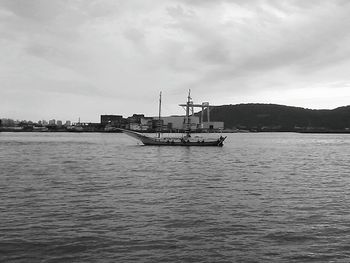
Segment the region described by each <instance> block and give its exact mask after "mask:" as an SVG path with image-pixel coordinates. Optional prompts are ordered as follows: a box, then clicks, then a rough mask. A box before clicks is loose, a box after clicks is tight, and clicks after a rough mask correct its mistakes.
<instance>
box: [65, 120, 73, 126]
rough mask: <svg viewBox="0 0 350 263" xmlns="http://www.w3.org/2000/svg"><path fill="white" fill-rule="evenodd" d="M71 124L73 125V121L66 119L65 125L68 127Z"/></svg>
mask: <svg viewBox="0 0 350 263" xmlns="http://www.w3.org/2000/svg"><path fill="white" fill-rule="evenodd" d="M71 125H72V123H71V121H66V123H65V124H64V126H66V127H68V126H71Z"/></svg>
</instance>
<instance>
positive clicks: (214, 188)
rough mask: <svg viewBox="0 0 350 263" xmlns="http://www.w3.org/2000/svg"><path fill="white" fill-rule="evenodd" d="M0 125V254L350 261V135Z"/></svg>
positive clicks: (20, 257)
mask: <svg viewBox="0 0 350 263" xmlns="http://www.w3.org/2000/svg"><path fill="white" fill-rule="evenodd" d="M227 136H228V137H227V139H226V141H225V145H224V147H222V148H221V147H198V148H197V147H166V146H165V147H156V146H141V145H139V144H138V143H137V141H136V140H134V139H133V138H130V137H127V135H124V134H98V133H4V132H3V133H0V198H1V199H0V200H1V201H0V261H1V262H349V260H350V243H349V242H350V162H349V159H350V135H340V134H337V135H334V134H297V133H245V134H242V133H236V134H227Z"/></svg>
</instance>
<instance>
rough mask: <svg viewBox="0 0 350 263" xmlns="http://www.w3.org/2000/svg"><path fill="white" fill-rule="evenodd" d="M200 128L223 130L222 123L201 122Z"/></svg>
mask: <svg viewBox="0 0 350 263" xmlns="http://www.w3.org/2000/svg"><path fill="white" fill-rule="evenodd" d="M201 126H202V127H201V128H202V129H203V130H223V129H224V123H223V122H222V121H210V122H203V123H202V124H201Z"/></svg>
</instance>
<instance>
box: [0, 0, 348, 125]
mask: <svg viewBox="0 0 350 263" xmlns="http://www.w3.org/2000/svg"><path fill="white" fill-rule="evenodd" d="M0 55H1V57H0V118H14V119H27V120H34V121H37V120H39V119H46V120H48V119H52V118H55V119H61V120H63V121H65V120H72V121H77V120H78V118H79V117H80V118H81V120H82V121H94V122H98V121H99V116H100V114H120V115H123V116H124V117H127V116H130V115H132V114H133V113H145V114H146V115H147V116H156V115H157V112H158V96H159V92H160V91H162V92H163V114H164V115H171V114H182V113H184V111H183V110H182V109H181V108H180V107H178V106H177V105H178V104H179V103H183V102H185V100H186V96H187V92H188V89H191V90H192V97H193V100H194V101H195V102H198V103H201V102H203V101H209V102H210V103H211V104H213V105H222V104H238V103H250V102H252V103H277V104H284V105H289V106H301V107H305V108H313V109H320V108H326V109H331V108H335V107H338V106H345V105H349V104H350V72H349V71H350V1H348V0H327V1H320V0H315V1H313V0H307V1H306V0H288V1H287V0H286V1H282V0H266V1H259V0H226V1H225V0H217V1H215V0H172V1H170V0H168V1H167V0H123V1H117V0H7V1H6V0H0Z"/></svg>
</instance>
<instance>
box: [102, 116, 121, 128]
mask: <svg viewBox="0 0 350 263" xmlns="http://www.w3.org/2000/svg"><path fill="white" fill-rule="evenodd" d="M101 124H102V125H104V126H106V125H110V126H113V127H122V124H123V116H121V115H101Z"/></svg>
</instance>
